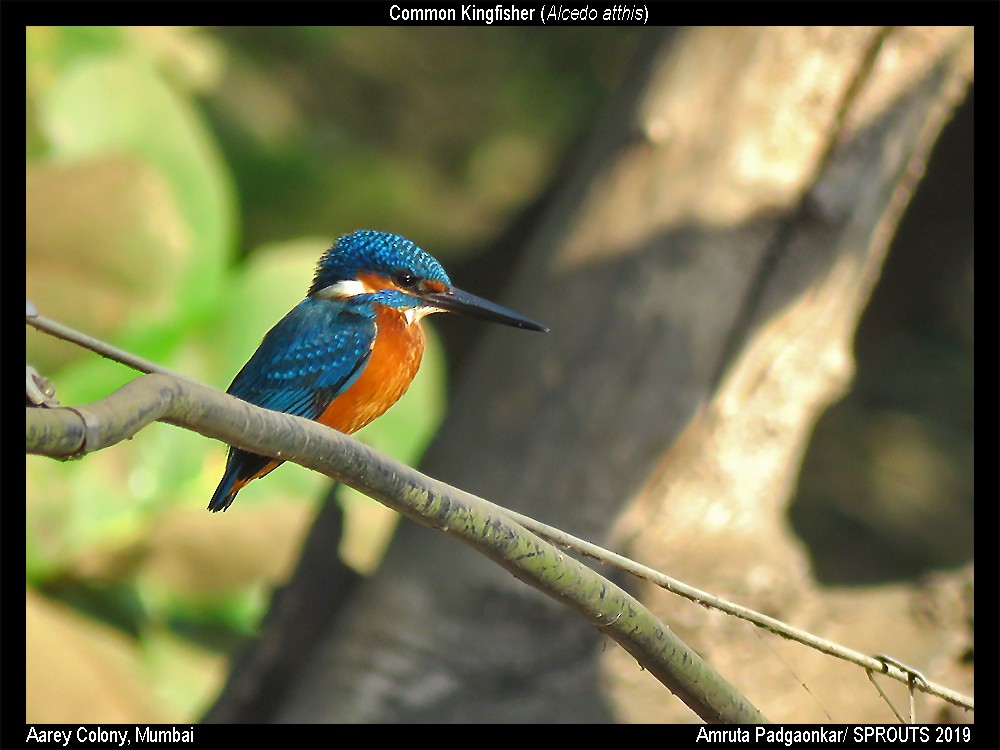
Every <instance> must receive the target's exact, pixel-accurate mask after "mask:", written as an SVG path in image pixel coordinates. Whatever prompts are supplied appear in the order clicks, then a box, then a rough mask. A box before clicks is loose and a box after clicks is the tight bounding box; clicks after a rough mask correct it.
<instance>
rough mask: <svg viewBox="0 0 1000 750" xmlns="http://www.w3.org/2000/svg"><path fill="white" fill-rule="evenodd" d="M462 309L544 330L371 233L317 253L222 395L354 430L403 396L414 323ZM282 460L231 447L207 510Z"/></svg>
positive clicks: (396, 242) (409, 247)
mask: <svg viewBox="0 0 1000 750" xmlns="http://www.w3.org/2000/svg"><path fill="white" fill-rule="evenodd" d="M436 312H460V313H465V314H466V315H472V316H474V317H477V318H482V319H484V320H491V321H494V322H496V323H503V324H504V325H509V326H515V327H517V328H526V329H528V330H531V331H543V332H544V331H547V330H548V329H547V328H546V327H545V326H543V325H541V324H540V323H536V322H535V321H533V320H531V319H529V318H526V317H524V316H523V315H519V314H518V313H516V312H514V311H513V310H508V309H507V308H505V307H501V306H500V305H496V304H494V303H492V302H489V301H487V300H485V299H482V298H480V297H477V296H475V295H473V294H469V293H468V292H463V291H462V290H460V289H456V288H455V287H454V286H452V284H451V280H450V279H449V278H448V274H446V273H445V271H444V269H443V268H442V267H441V264H440V263H438V262H437V261H436V260H435V259H434V258H432V257H431V256H430V255H428V254H427V253H425V252H424V251H423V250H421V249H420V248H419V247H417V246H416V245H415V244H413V243H412V242H411V241H410V240H408V239H405V238H404V237H400V236H399V235H396V234H388V233H386V232H376V231H371V230H365V231H358V232H354V233H353V234H348V235H344V236H343V237H341V238H340V239H338V240H337V241H336V243H334V245H333V247H331V248H330V249H329V250H327V251H326V252H325V253H323V256H322V257H321V258H320V260H319V264H318V266H317V267H316V275H315V277H314V278H313V282H312V286H310V287H309V292H308V293H307V295H306V298H305V299H304V300H302V301H301V302H300V303H299V304H298V305H296V306H295V307H294V308H293V309H292V310H291V312H289V313H288V314H287V315H286V316H285V317H284V318H282V319H281V320H280V321H279V322H278V324H277V325H276V326H274V328H272V329H271V330H270V331H268V333H267V335H266V336H264V340H263V341H261V344H260V346H259V347H258V348H257V351H256V352H254V354H253V356H252V357H250V361H248V362H247V363H246V364H245V365H244V366H243V369H242V370H240V371H239V373H237V375H236V377H235V378H234V379H233V382H232V385H230V386H229V389H228V390H227V391H226V392H227V393H229V394H230V395H232V396H236V397H237V398H240V399H243V400H244V401H247V402H249V403H251V404H255V405H257V406H262V407H264V408H265V409H271V410H273V411H279V412H284V413H286V414H295V415H297V416H300V417H305V418H306V419H313V420H316V421H317V422H320V423H321V424H324V425H327V426H328V427H333V428H334V429H335V430H339V431H340V432H344V433H348V434H349V433H352V432H355V431H357V430H360V429H361V428H362V427H364V426H365V425H366V424H368V423H369V422H371V421H372V420H373V419H375V418H376V417H379V416H381V415H382V414H383V413H384V412H385V411H386V409H388V408H389V407H390V406H392V405H393V404H394V403H396V401H397V400H399V397H400V396H402V395H403V394H404V393H405V392H406V389H407V388H408V387H409V385H410V381H412V380H413V377H414V375H416V373H417V368H419V367H420V359H421V357H422V355H423V351H424V333H423V330H422V329H421V327H420V320H421V318H423V317H424V316H425V315H429V314H430V313H436ZM282 463H284V462H283V461H280V460H278V459H274V458H269V457H267V456H261V455H259V454H257V453H250V452H249V451H245V450H240V449H239V448H233V447H230V449H229V457H228V459H227V460H226V471H225V473H224V474H223V475H222V481H221V482H219V486H218V488H217V489H216V490H215V494H214V495H212V501H211V502H210V503H209V504H208V509H209V510H210V511H213V512H217V511H220V510H225V509H226V508H228V507H229V506H230V505H232V503H233V500H234V499H235V498H236V493H237V492H239V491H240V490H241V489H243V488H244V487H245V486H246V485H247V484H248V483H249V482H251V481H253V480H254V479H259V478H260V477H262V476H264V475H265V474H268V473H270V472H271V471H273V470H274V469H275V468H277V467H278V466H280V465H281V464H282Z"/></svg>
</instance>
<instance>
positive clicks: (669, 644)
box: [25, 374, 766, 723]
mask: <svg viewBox="0 0 1000 750" xmlns="http://www.w3.org/2000/svg"><path fill="white" fill-rule="evenodd" d="M26 412H27V414H26V433H25V442H26V450H27V452H28V453H35V454H40V455H46V456H51V457H54V458H76V457H80V456H83V455H84V454H86V453H91V452H94V451H97V450H101V449H103V448H107V447H109V446H111V445H114V444H116V443H118V442H120V441H122V440H125V439H128V438H131V437H132V436H133V435H135V434H136V433H138V432H139V431H140V430H141V429H142V428H143V427H145V426H146V425H148V424H150V423H152V422H154V421H161V422H167V423H169V424H174V425H177V426H179V427H184V428H186V429H190V430H193V431H195V432H198V433H200V434H202V435H204V436H206V437H212V438H217V439H219V440H221V441H223V442H225V443H228V444H230V445H235V446H237V447H239V448H243V449H244V450H250V451H254V452H255V453H261V454H264V455H269V456H273V457H275V458H280V459H282V460H284V461H292V462H294V463H297V464H300V465H302V466H305V467H307V468H309V469H313V470H315V471H319V472H321V473H323V474H326V475H327V476H329V477H331V478H333V479H336V480H338V481H341V482H343V483H344V484H347V485H349V486H351V487H353V488H355V489H357V490H359V491H361V492H364V493H365V494H366V495H369V496H370V497H373V498H375V499H376V500H378V501H379V502H381V503H383V504H385V505H386V506H388V507H390V508H392V509H393V510H395V511H397V512H399V513H402V514H403V515H405V516H408V517H409V518H412V519H413V520H415V521H417V522H419V523H422V524H424V525H426V526H430V527H432V528H435V529H437V530H439V531H443V532H445V533H446V534H448V535H449V536H452V537H455V538H457V539H460V540H461V541H463V542H465V543H466V544H468V545H469V546H471V547H473V548H474V549H476V550H478V551H479V552H481V553H483V554H484V555H486V556H487V557H489V558H490V559H492V560H494V561H495V562H496V563H498V564H499V565H500V566H501V567H503V568H504V569H506V570H507V571H508V572H510V573H511V574H512V575H514V576H515V577H516V578H518V579H520V580H521V581H524V582H525V583H527V584H528V585H530V586H533V587H534V588H536V589H538V590H539V591H541V592H542V593H544V594H546V595H548V596H550V597H552V598H553V599H556V600H557V601H561V602H563V603H565V604H567V605H568V606H569V607H571V608H572V609H573V610H575V611H576V612H578V613H579V614H581V615H583V616H584V617H586V618H587V619H588V620H590V622H591V623H592V624H593V625H594V626H595V627H596V628H597V629H598V630H600V631H601V632H603V633H604V634H606V635H607V636H608V637H610V638H612V639H613V640H615V641H616V642H617V643H619V644H620V645H621V646H622V648H624V649H625V650H626V651H628V652H629V653H630V654H632V655H633V656H634V657H635V658H636V660H637V661H638V662H639V664H640V665H642V667H643V668H645V669H647V670H648V671H649V672H650V674H652V675H653V676H655V677H656V678H657V679H658V680H659V681H660V682H661V683H663V685H665V686H666V687H667V688H668V689H669V690H670V691H671V692H672V693H674V694H675V695H677V696H678V697H679V698H680V699H681V700H682V701H684V703H685V704H687V705H688V706H689V707H690V708H691V710H693V711H694V712H695V713H697V714H698V715H699V716H700V717H701V718H703V719H704V720H705V721H708V722H726V723H760V722H763V721H766V719H764V717H763V716H762V715H761V713H760V711H758V710H757V709H756V708H755V707H754V706H752V705H751V704H750V703H749V702H748V701H747V699H746V698H745V697H744V696H743V695H741V694H740V693H739V692H738V691H737V690H736V689H735V688H734V687H732V686H731V685H730V684H729V683H728V682H727V681H726V680H725V679H724V678H723V677H722V676H721V675H720V674H718V673H717V672H716V671H715V670H714V669H713V668H712V667H711V665H709V664H708V663H706V662H705V661H703V660H702V659H701V657H700V656H698V654H697V653H695V652H694V651H693V650H691V649H690V648H688V646H687V645H686V644H684V643H683V642H682V641H681V640H680V639H679V638H677V637H676V636H675V635H674V634H673V633H672V632H671V630H670V629H669V628H668V627H667V626H665V625H664V624H663V623H661V622H660V621H659V620H657V619H656V618H655V617H654V616H653V615H652V613H651V612H650V611H649V610H648V609H647V608H646V607H645V606H643V605H642V604H641V603H640V602H639V601H638V600H636V599H634V598H633V597H632V596H630V595H629V594H627V593H626V592H625V591H623V590H622V589H621V588H619V587H618V586H616V585H614V584H613V583H611V582H610V581H608V580H607V579H605V578H603V577H602V576H600V575H599V574H597V573H596V572H594V571H593V570H591V569H590V568H588V567H587V566H585V565H583V564H582V563H580V562H578V561H577V560H575V559H573V558H572V557H569V556H568V555H565V554H563V553H561V552H560V551H559V550H558V549H556V548H555V547H553V546H552V545H551V544H549V543H548V542H546V541H544V540H542V539H541V538H539V537H538V536H536V535H535V534H533V533H531V532H530V531H528V530H527V529H525V528H524V527H523V526H522V525H521V524H519V523H518V522H517V521H515V520H514V519H513V517H512V516H511V515H510V514H509V513H508V512H506V511H504V510H503V509H502V508H500V507H498V506H495V505H493V504H491V503H487V502H486V501H484V500H482V499H481V498H478V497H476V496H474V495H471V494H469V493H467V492H463V491H461V490H458V489H456V488H454V487H450V486H448V485H446V484H444V483H443V482H439V481H438V480H436V479H433V478H431V477H427V476H425V475H423V474H421V473H420V472H418V471H416V470H414V469H411V468H410V467H408V466H405V465H404V464H401V463H399V462H398V461H395V460H393V459H391V458H388V457H386V456H382V455H380V454H379V453H377V452H376V451H374V450H372V449H371V448H370V447H368V446H366V445H365V444H364V443H360V442H358V441H357V440H354V439H353V438H350V437H348V436H346V435H343V434H341V433H339V432H336V431H335V430H332V429H330V428H328V427H325V426H323V425H320V424H317V423H315V422H311V421H309V420H306V419H302V418H300V417H294V416H291V415H288V414H279V413H277V412H272V411H268V410H266V409H261V408H259V407H256V406H253V405H251V404H248V403H246V402H244V401H240V400H239V399H236V398H234V397H232V396H229V395H227V394H224V393H221V392H219V391H216V390H214V389H211V388H208V387H206V386H203V385H199V384H197V383H194V382H192V381H188V380H186V379H179V378H175V377H172V376H168V375H162V374H152V375H146V376H144V377H141V378H138V379H136V380H133V381H132V382H130V383H127V384H126V385H124V386H123V387H122V388H120V389H119V390H118V391H116V392H115V393H113V394H111V395H110V396H108V397H106V398H104V399H102V400H101V401H98V402H96V403H94V404H91V405H89V406H87V407H81V408H73V409H68V408H57V409H36V408H28V409H26Z"/></svg>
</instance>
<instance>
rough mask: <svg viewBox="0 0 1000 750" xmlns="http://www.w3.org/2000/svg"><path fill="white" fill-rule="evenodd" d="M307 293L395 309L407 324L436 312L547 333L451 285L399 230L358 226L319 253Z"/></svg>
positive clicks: (443, 272) (512, 312) (515, 315)
mask: <svg viewBox="0 0 1000 750" xmlns="http://www.w3.org/2000/svg"><path fill="white" fill-rule="evenodd" d="M309 296H310V297H314V298H318V299H323V298H326V299H336V300H345V301H346V300H353V301H355V302H360V303H374V304H380V305H384V306H385V307H391V308H393V309H396V310H399V311H400V312H402V313H403V314H404V315H406V318H407V321H408V322H411V323H412V322H413V321H416V320H419V319H420V318H421V317H423V316H424V315H428V314H430V313H435V312H460V313H464V314H466V315H471V316H473V317H477V318H482V319H483V320H491V321H493V322H495V323H503V324H504V325H509V326H515V327H517V328H526V329H528V330H531V331H548V328H546V327H545V326H543V325H541V324H540V323H536V322H535V321H533V320H531V319H530V318H526V317H524V316H523V315H520V314H518V313H516V312H514V311H513V310H508V309H507V308H505V307H502V306H500V305H497V304H494V303H493V302H490V301H489V300H485V299H482V298H481V297H477V296H476V295H474V294H469V293H468V292H463V291H462V290H461V289H457V288H456V287H454V286H452V283H451V279H449V278H448V274H447V273H445V270H444V269H443V268H442V267H441V264H440V263H438V262H437V260H435V259H434V258H433V257H431V256H430V255H428V254H427V253H425V252H424V251H423V250H421V249H420V248H419V247H417V246H416V245H415V244H414V243H413V242H411V241H410V240H408V239H406V238H405V237H400V236H399V235H398V234H389V233H387V232H377V231H374V230H367V229H366V230H361V231H357V232H353V233H351V234H346V235H344V236H343V237H341V238H340V239H338V240H337V241H336V243H334V245H333V247H331V248H330V249H329V250H327V251H326V252H325V253H323V257H321V258H320V259H319V265H318V266H317V268H316V276H315V278H314V279H313V283H312V286H311V287H310V288H309Z"/></svg>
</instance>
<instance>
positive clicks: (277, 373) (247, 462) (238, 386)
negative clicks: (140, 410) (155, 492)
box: [208, 298, 375, 511]
mask: <svg viewBox="0 0 1000 750" xmlns="http://www.w3.org/2000/svg"><path fill="white" fill-rule="evenodd" d="M374 342H375V315H374V312H373V311H372V312H371V313H370V314H367V311H365V310H363V309H360V310H359V309H358V308H356V307H352V308H350V309H348V308H347V307H346V306H345V305H344V304H342V303H339V302H336V301H333V300H314V299H311V298H307V299H305V300H303V301H302V302H300V303H299V304H298V305H297V306H296V307H295V308H294V309H293V310H292V311H291V312H289V313H288V315H286V316H285V317H284V318H282V319H281V320H280V321H279V322H278V324H277V325H276V326H275V327H274V328H272V329H271V330H270V331H268V333H267V335H266V336H264V340H263V341H262V342H261V344H260V346H259V347H258V348H257V351H256V352H254V354H253V356H252V357H250V361H248V362H247V363H246V364H245V365H244V366H243V369H242V370H240V371H239V372H238V373H237V375H236V377H235V378H234V379H233V382H232V385H230V386H229V390H228V391H227V393H229V394H230V395H232V396H236V397H237V398H240V399H243V400H244V401H247V402H249V403H251V404H254V405H256V406H262V407H264V408H265V409H271V410H273V411H280V412H284V413H286V414H295V415H296V416H299V417H305V418H306V419H317V418H318V417H319V416H320V415H321V414H322V413H323V412H324V411H325V410H326V407H328V406H329V405H330V403H331V402H332V401H333V400H334V399H335V398H336V397H337V396H339V395H340V394H341V393H343V392H344V391H346V390H347V389H348V388H350V387H351V385H352V384H353V383H354V381H355V380H357V379H358V377H359V376H360V375H361V372H362V371H363V370H364V369H365V365H366V364H367V363H368V359H369V357H370V356H371V350H372V344H374ZM280 464H281V461H276V460H275V459H273V458H268V457H267V456H261V455H259V454H257V453H250V452H248V451H244V450H240V449H239V448H230V450H229V458H228V460H227V461H226V471H225V473H224V474H223V476H222V481H221V482H219V486H218V488H217V489H216V490H215V494H214V495H213V496H212V500H211V502H210V503H209V505H208V509H209V510H211V511H219V510H225V509H226V508H228V507H229V506H230V505H231V504H232V502H233V499H234V498H235V497H236V493H237V492H239V490H240V488H242V487H243V485H244V484H245V483H246V482H247V481H249V480H250V479H252V478H254V477H258V476H263V475H264V474H266V473H267V472H269V471H271V470H272V469H274V468H275V467H277V466H278V465H280Z"/></svg>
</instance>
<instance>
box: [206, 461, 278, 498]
mask: <svg viewBox="0 0 1000 750" xmlns="http://www.w3.org/2000/svg"><path fill="white" fill-rule="evenodd" d="M283 463H284V461H276V460H274V459H273V458H268V457H267V456H258V455H257V454H256V453H247V452H246V451H241V450H237V449H235V448H234V449H231V450H230V452H229V458H228V460H227V461H226V470H225V472H223V474H222V481H221V482H219V486H218V487H216V488H215V494H214V495H212V499H211V501H210V502H209V503H208V509H209V510H210V511H212V512H213V513H218V512H219V511H220V510H225V509H226V508H228V507H229V506H230V505H232V504H233V500H235V499H236V493H237V492H239V491H240V490H242V489H243V488H244V487H246V486H247V484H249V483H250V482H252V481H253V480H254V479H259V478H260V477H262V476H264V475H265V474H270V473H271V472H272V471H274V470H275V469H276V468H278V466H280V465H281V464H283Z"/></svg>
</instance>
